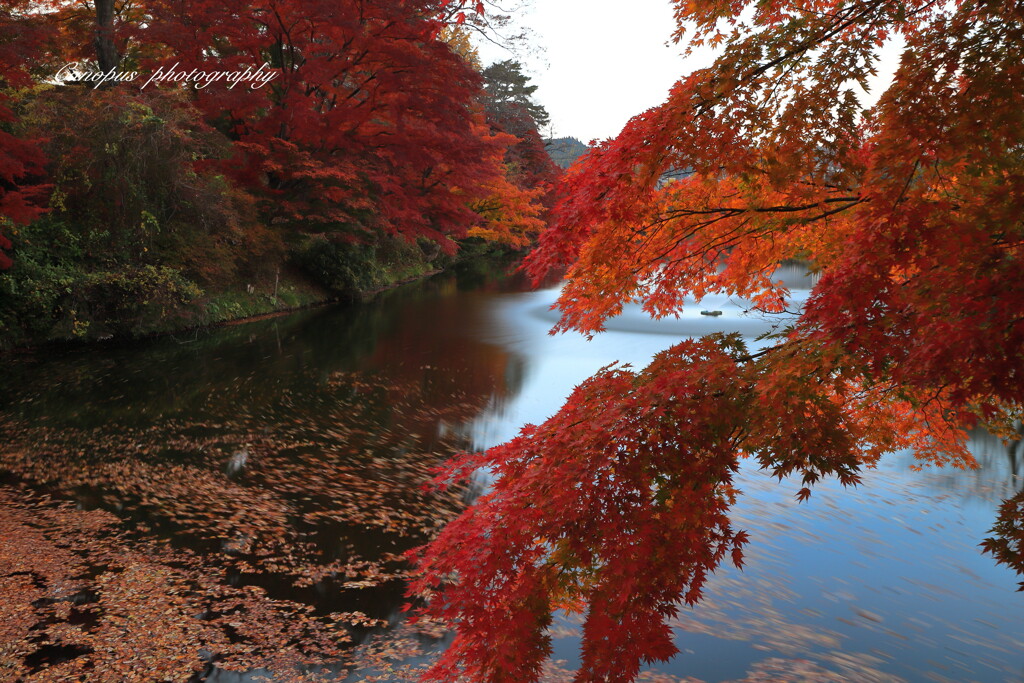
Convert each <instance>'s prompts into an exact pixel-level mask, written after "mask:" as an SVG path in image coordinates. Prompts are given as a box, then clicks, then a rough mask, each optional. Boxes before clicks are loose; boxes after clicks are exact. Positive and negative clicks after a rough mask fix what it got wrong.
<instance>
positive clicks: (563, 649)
mask: <svg viewBox="0 0 1024 683" xmlns="http://www.w3.org/2000/svg"><path fill="white" fill-rule="evenodd" d="M502 272H503V269H500V268H497V267H495V266H484V265H479V264H478V265H475V266H470V267H466V268H463V269H462V270H460V271H458V272H456V273H447V274H443V275H440V276H436V277H434V278H432V279H430V280H428V281H425V282H421V283H417V284H414V285H411V286H407V287H404V288H402V289H399V290H395V291H392V292H389V293H387V294H386V295H384V296H382V297H380V298H379V299H377V300H375V301H372V302H369V303H365V304H358V305H347V306H334V307H327V308H320V309H315V310H310V311H305V312H300V313H296V314H293V315H290V316H287V317H280V318H275V319H271V320H264V321H259V322H254V323H248V324H242V325H235V326H230V327H226V328H222V329H219V330H216V331H212V332H201V333H198V334H189V335H185V336H181V337H178V338H170V339H163V340H157V341H152V342H147V343H144V344H141V345H136V346H133V347H97V348H91V349H88V350H82V351H75V352H70V353H65V354H63V355H61V356H60V357H57V358H45V359H44V358H41V357H35V356H33V355H25V356H21V357H18V358H17V359H16V360H15V361H14V362H10V363H8V364H6V367H5V368H4V369H3V373H4V374H3V375H2V376H0V382H2V384H0V386H3V387H4V388H5V390H4V391H3V392H0V419H2V420H3V426H4V427H5V429H6V431H8V432H9V434H11V435H13V438H10V437H9V441H13V442H14V444H15V446H13V447H12V446H11V445H10V443H9V444H8V445H7V446H5V452H4V453H3V460H0V471H2V472H3V475H2V476H3V477H4V478H5V479H4V481H6V482H8V483H10V482H15V481H16V482H21V483H28V484H30V485H32V486H36V487H39V488H43V489H45V490H47V491H49V492H51V493H53V494H55V495H57V496H62V497H65V498H71V499H74V500H77V501H78V503H79V504H80V505H81V506H83V507H103V508H105V509H108V510H111V511H114V512H115V513H117V514H119V515H120V516H122V518H123V519H124V520H125V524H126V525H134V526H136V527H137V528H138V529H140V530H141V532H143V533H148V534H158V535H165V536H167V537H168V538H172V539H173V540H174V542H175V543H177V544H180V545H182V546H184V547H189V548H192V549H194V550H197V551H199V552H204V553H211V554H214V553H216V554H219V555H221V556H224V557H227V558H229V559H230V560H231V561H225V564H224V567H225V570H224V571H225V576H226V577H227V578H226V580H228V581H231V582H233V583H234V584H236V585H237V584H246V583H251V584H254V585H259V586H261V587H262V588H264V589H265V590H267V591H269V593H270V594H271V595H274V596H279V597H282V598H289V599H293V600H298V601H301V602H305V603H308V604H312V605H314V606H316V608H317V609H318V610H320V611H324V612H327V611H334V610H354V609H358V610H360V611H362V612H364V613H366V614H367V615H368V616H369V617H371V618H374V619H382V620H386V621H387V622H388V624H389V626H388V627H384V628H376V629H367V630H364V631H362V632H361V634H360V639H362V642H363V644H362V645H360V647H363V648H370V649H372V648H373V647H379V646H380V645H381V643H387V642H388V639H389V638H391V637H393V634H395V633H397V632H398V631H399V629H398V628H397V627H398V625H399V624H400V623H401V622H402V621H403V617H402V616H401V612H400V605H401V603H402V602H403V598H402V592H403V587H404V584H403V582H402V580H401V569H402V567H401V562H400V561H398V560H396V559H395V558H396V556H397V553H400V552H401V551H404V550H406V549H408V548H410V547H413V546H415V545H416V544H417V543H418V542H420V541H421V540H422V538H424V537H425V535H427V534H430V533H433V530H436V528H437V527H439V526H440V525H442V524H443V523H444V522H445V521H446V520H447V519H450V518H451V515H453V514H456V513H457V511H458V508H459V507H460V505H461V504H462V501H461V500H453V499H446V500H444V501H439V500H437V499H432V498H429V497H424V495H423V494H422V493H421V492H420V491H419V487H418V482H419V481H421V480H422V478H423V477H424V476H425V472H426V471H427V470H428V469H429V468H430V467H431V466H433V465H435V464H437V462H440V461H443V459H444V458H445V457H447V456H448V455H449V454H450V453H452V452H454V451H457V450H458V449H462V448H473V449H479V448H486V447H488V446H492V445H495V444H497V443H501V442H502V441H504V440H506V439H508V438H510V437H512V436H514V435H515V434H516V433H517V431H518V429H519V428H520V427H521V426H522V425H523V424H524V423H527V422H539V421H542V420H543V419H545V418H546V417H547V416H549V415H550V414H552V413H553V412H554V411H555V410H557V409H558V407H559V406H560V404H561V402H562V400H563V399H564V398H565V396H566V395H567V394H568V393H569V391H570V390H571V389H572V387H573V386H574V385H576V384H578V383H579V382H580V381H582V380H584V379H585V378H586V377H588V376H589V375H590V374H591V373H593V372H594V371H595V370H597V369H598V368H600V367H602V366H604V365H607V364H608V363H611V362H613V361H621V362H630V363H633V364H635V365H643V364H645V363H646V362H647V360H648V359H649V358H650V357H651V356H652V355H653V354H654V353H655V352H657V351H659V350H661V349H663V348H665V347H667V346H669V345H671V344H672V343H673V341H674V340H675V339H677V338H679V337H683V336H691V335H699V334H704V333H707V332H712V331H736V332H740V333H742V334H744V335H745V336H747V337H748V338H749V339H750V340H751V342H750V343H751V344H753V345H756V342H753V341H752V340H753V338H754V337H756V336H757V335H759V334H761V333H762V332H764V331H766V330H768V329H769V328H770V327H771V325H772V324H775V323H776V322H778V321H772V320H765V319H761V318H758V317H756V316H752V315H747V314H745V313H744V308H743V302H740V301H735V300H730V299H728V298H726V297H719V298H715V299H712V300H706V301H704V302H701V304H700V305H699V306H693V307H691V309H689V310H687V311H686V312H685V313H684V314H683V316H682V317H681V318H679V319H673V320H666V321H659V322H652V321H650V320H648V319H646V318H645V317H644V316H643V314H642V313H640V312H639V311H638V310H627V311H626V312H625V313H624V315H623V316H621V317H620V318H618V319H616V320H614V321H611V322H610V323H609V325H608V327H609V330H608V332H607V333H605V334H603V335H599V336H598V337H596V338H595V339H594V340H592V341H587V340H586V339H584V338H582V337H579V336H576V335H560V336H554V337H553V336H550V335H548V334H547V331H548V330H549V329H550V327H551V326H552V324H553V323H554V321H555V314H554V313H553V312H551V311H550V310H549V307H550V305H551V303H552V302H553V301H554V299H555V296H556V294H557V287H556V286H555V285H552V286H551V287H548V288H545V289H541V290H539V291H528V290H527V288H526V287H525V283H524V282H523V281H522V280H521V278H518V277H515V276H513V277H507V276H504V275H502ZM780 277H782V278H783V279H784V280H786V281H787V284H790V286H791V287H793V288H794V299H795V300H796V301H797V302H799V301H800V300H801V299H802V298H803V297H805V296H806V288H807V287H808V286H809V282H807V280H806V279H805V278H804V277H803V276H802V274H801V272H800V271H799V269H796V268H792V269H788V270H784V271H783V272H782V273H780ZM704 309H713V310H721V311H722V312H723V314H722V315H721V316H719V317H715V318H711V317H705V316H701V315H700V311H701V310H704ZM42 355H44V354H40V356H42ZM972 448H973V450H974V452H975V454H976V456H977V458H978V460H979V462H980V463H981V469H979V470H977V471H973V472H958V471H925V472H912V471H910V470H909V465H910V464H911V463H912V462H913V458H912V455H911V454H909V453H901V454H897V455H895V456H892V457H890V458H888V459H887V460H885V461H884V462H883V464H882V465H881V466H880V467H879V469H878V470H875V471H872V472H869V473H867V476H865V482H864V485H863V486H861V487H860V488H859V489H856V490H844V489H842V488H841V487H839V486H838V485H835V484H834V483H832V482H825V483H823V484H822V485H820V486H819V487H818V488H817V489H816V491H815V494H814V495H813V496H812V498H811V499H810V501H809V502H807V503H804V504H799V505H798V504H796V503H795V501H794V497H793V496H794V493H795V492H796V490H797V489H798V488H799V486H798V485H797V484H795V483H790V482H783V483H781V484H779V483H778V482H775V481H774V480H771V479H769V478H768V477H766V476H764V475H763V474H761V473H759V472H757V471H755V470H753V469H752V468H747V469H745V470H743V471H742V472H741V475H740V478H739V481H738V483H739V485H740V487H741V489H742V490H743V493H744V495H743V497H742V498H741V500H740V502H739V504H738V505H737V507H736V509H735V514H734V517H735V520H736V522H737V525H738V526H739V527H740V528H745V529H746V530H748V531H749V532H750V536H751V539H752V540H751V544H750V545H749V546H748V559H747V564H746V567H745V569H744V570H743V571H738V570H735V569H723V570H722V571H720V572H719V574H718V575H717V576H715V577H714V578H713V580H712V581H711V583H710V585H709V589H708V590H707V600H706V601H705V603H703V604H702V605H700V606H698V607H697V608H696V609H693V610H688V609H687V610H684V611H683V613H682V615H681V617H680V618H679V619H678V621H677V623H676V624H675V627H676V631H677V633H678V645H679V647H680V649H681V650H682V653H681V654H680V655H679V656H678V657H676V658H675V659H674V660H673V661H671V662H669V663H666V664H663V665H660V666H658V667H656V668H655V669H653V670H652V671H651V672H650V673H649V674H647V679H646V680H648V681H650V682H651V683H654V682H656V681H657V682H671V681H682V680H693V679H698V680H704V681H727V680H728V681H732V680H751V681H752V680H807V681H816V680H824V681H842V680H849V681H993V682H995V681H999V682H1003V681H1024V609H1022V608H1024V594H1022V593H1017V592H1015V588H1016V585H1017V579H1016V577H1015V576H1014V575H1013V574H1012V572H1010V571H1009V570H1006V569H1004V568H1002V567H998V566H996V565H995V564H994V563H993V561H992V560H991V559H990V558H988V557H987V556H983V555H981V553H980V550H979V548H978V543H979V542H980V541H981V540H982V539H983V538H984V537H985V536H986V535H987V533H986V532H987V530H988V529H989V527H990V526H991V525H992V523H993V520H994V518H995V509H996V507H997V506H998V504H999V502H1000V501H1001V500H1002V499H1003V498H1004V497H1007V496H1009V495H1012V494H1013V493H1014V492H1016V491H1018V490H1020V488H1021V487H1022V485H1024V479H1022V475H1024V468H1022V462H1021V460H1022V454H1021V453H1020V452H1019V451H1018V450H1015V449H1014V448H1008V447H1006V446H1004V445H1003V444H1002V443H1001V442H999V441H998V440H996V439H991V438H986V437H983V436H978V437H977V438H975V439H974V440H973V442H972ZM131 449H134V451H132V450H131ZM129 470H130V472H131V473H132V474H131V475H130V476H129V475H126V474H125V473H126V472H127V471H129ZM168 472H172V473H182V472H187V473H188V476H187V477H184V476H181V477H178V478H175V477H174V476H170V478H168V476H169V475H167V473H168ZM157 480H158V483H157V484H153V483H149V484H147V483H146V482H152V481H157ZM339 482H340V483H339ZM480 485H481V486H485V485H486V476H485V475H481V481H480ZM157 489H159V490H157ZM256 498H259V500H261V501H264V503H261V505H260V506H259V507H257V506H255V505H254V504H253V503H252V501H253V500H255V499H256ZM239 501H242V502H239ZM268 509H269V510H271V511H269V512H268ZM240 510H241V511H243V512H244V514H242V512H240ZM273 510H284V512H280V513H279V514H278V513H274V512H272V511H273ZM243 517H244V518H245V520H246V521H245V522H244V523H242V522H239V521H238V520H239V519H241V518H243ZM289 544H291V545H289ZM283 546H288V550H287V552H285V551H283V550H281V548H282V547H283ZM295 548H300V549H301V552H298V551H296V550H295ZM267 558H271V559H273V564H272V566H271V563H270V560H268V559H267ZM285 558H286V559H287V561H285ZM258 562H265V563H266V565H267V566H266V567H264V571H260V572H253V571H247V569H246V567H248V566H251V565H252V564H253V563H258ZM339 567H341V568H342V569H344V568H346V567H347V568H348V570H347V573H346V570H343V571H338V569H339ZM324 568H327V569H329V570H332V571H321V570H324ZM360 572H362V573H360ZM554 635H555V636H556V640H555V656H556V659H557V660H558V662H556V663H555V665H554V666H553V667H552V672H551V680H562V679H561V678H560V675H561V674H560V673H559V672H561V671H563V670H571V669H573V668H575V666H576V665H577V664H578V657H577V655H576V645H577V643H578V623H576V622H575V621H574V620H573V619H571V618H560V619H559V620H558V621H557V624H556V627H555V629H554ZM446 642H447V638H446V637H444V636H443V635H439V634H438V635H437V637H423V638H421V639H420V640H419V645H420V646H421V647H422V648H423V649H424V650H426V651H430V650H436V649H438V648H442V647H444V645H445V643H446ZM415 660H416V658H415V657H413V658H412V659H411V660H410V661H415ZM335 670H336V673H337V677H338V678H339V679H344V680H348V681H353V682H354V681H360V680H364V679H366V678H368V677H369V676H372V675H374V674H375V673H376V674H380V671H381V669H374V668H368V669H363V670H360V671H354V672H353V671H350V670H347V669H346V668H345V667H342V666H340V665H339V666H338V667H336V669H335ZM254 673H256V674H258V673H260V672H254ZM658 674H660V677H659V676H658ZM687 677H692V678H687ZM246 679H252V676H251V675H250V676H243V675H237V674H230V675H229V674H224V673H212V674H211V675H209V676H208V680H221V681H236V680H246Z"/></svg>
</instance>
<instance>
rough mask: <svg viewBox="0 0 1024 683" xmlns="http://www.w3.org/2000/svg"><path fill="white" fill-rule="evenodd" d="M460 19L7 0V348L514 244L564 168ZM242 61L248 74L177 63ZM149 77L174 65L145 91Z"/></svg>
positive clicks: (371, 0) (246, 304)
mask: <svg viewBox="0 0 1024 683" xmlns="http://www.w3.org/2000/svg"><path fill="white" fill-rule="evenodd" d="M470 15H471V17H470V19H471V21H469V22H467V14H466V12H464V11H456V10H455V9H454V8H452V9H446V3H436V2H429V1H428V2H413V3H398V2H395V1H394V0H368V1H366V2H358V3H345V4H343V5H341V6H339V5H337V4H336V3H327V2H322V1H321V2H313V3H299V2H257V3H247V4H245V5H244V6H241V7H239V8H237V9H234V10H232V11H230V12H225V11H224V8H223V7H222V6H221V5H218V4H216V3H192V4H190V5H189V6H188V7H187V8H184V7H183V6H182V5H180V4H179V3H172V2H167V1H165V0H151V1H150V0H147V1H146V2H143V3H120V2H116V1H115V0H101V1H100V2H96V3H86V2H80V1H72V2H52V3H36V2H27V1H24V0H3V1H2V2H0V143H2V145H0V348H10V347H14V346H19V345H25V344H32V343H38V342H43V341H50V340H68V339H81V340H89V339H105V338H110V337H137V336H142V335H146V334H151V333H158V332H163V331H171V330H177V329H182V328H188V327H193V326H197V325H203V324H209V323H214V322H219V321H223V320H230V319H235V318H240V317H245V316H250V315H255V314H260V313H266V312H271V311H274V310H280V309H283V308H293V307H297V306H301V305H305V304H310V303H314V302H317V301H322V300H325V299H330V298H345V297H353V296H358V295H360V294H362V293H366V292H372V291H376V290H379V289H380V288H383V287H386V286H389V285H391V284H393V283H395V282H400V281H403V280H407V279H410V278H414V277H418V276H421V275H423V274H425V273H428V272H432V271H435V270H438V269H442V268H444V267H446V266H447V265H448V264H450V263H451V262H452V261H453V260H455V259H458V258H460V257H462V256H465V255H467V254H469V255H473V254H479V253H482V252H485V251H489V250H494V249H503V250H509V249H513V250H514V249H521V248H523V247H525V246H527V245H528V244H529V243H530V242H531V240H532V239H533V238H534V236H535V235H536V234H537V233H538V232H539V231H540V230H541V229H542V228H543V227H544V225H545V221H546V217H547V212H548V210H549V209H550V207H551V205H552V203H553V195H552V185H553V182H554V180H555V179H556V177H557V175H558V173H559V169H558V168H557V167H556V166H555V165H554V164H553V163H552V161H551V159H550V157H549V156H548V155H547V153H546V152H545V151H544V143H543V141H542V140H541V138H540V135H539V134H538V132H537V130H538V125H539V124H542V123H543V122H544V121H546V116H547V115H546V113H545V112H544V110H543V108H542V107H540V106H539V105H537V104H536V103H535V102H533V100H532V97H531V96H532V93H533V91H534V90H535V89H536V88H535V86H529V85H528V84H527V79H526V77H525V76H524V75H523V74H522V73H521V71H520V68H519V65H518V64H517V63H516V62H513V61H508V62H501V63H499V64H497V65H492V66H491V67H488V68H486V69H485V68H483V66H482V65H481V64H480V61H479V59H478V57H477V56H476V53H475V51H474V49H473V47H472V45H471V42H470V40H469V35H470V31H471V30H473V27H474V26H475V27H477V28H479V27H480V26H481V24H482V23H483V22H481V21H480V20H479V16H482V7H478V8H477V13H476V14H474V13H472V12H471V13H470ZM246 69H249V70H250V72H255V71H257V70H260V71H261V73H262V74H263V76H264V78H265V79H266V80H265V81H264V83H265V84H262V85H261V82H260V81H239V82H237V83H233V84H232V83H229V82H228V81H226V80H219V81H215V82H210V83H207V84H205V85H204V84H202V83H201V82H199V80H198V78H199V77H198V76H197V77H195V78H193V79H192V81H189V80H188V76H187V74H189V73H214V72H224V73H232V72H233V73H235V74H243V73H245V70H246ZM160 73H163V74H168V73H170V74H181V75H183V79H184V80H178V81H176V80H172V79H171V78H167V79H164V80H163V81H159V82H156V83H149V84H148V85H147V81H148V79H149V76H150V75H152V74H160ZM132 74H135V75H136V77H135V78H130V76H131V75H132ZM104 79H105V82H99V81H102V80H104Z"/></svg>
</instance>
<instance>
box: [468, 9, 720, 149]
mask: <svg viewBox="0 0 1024 683" xmlns="http://www.w3.org/2000/svg"><path fill="white" fill-rule="evenodd" d="M533 5H534V6H532V7H528V8H527V9H526V10H525V12H524V13H523V14H518V13H517V20H518V23H519V24H521V25H522V26H525V27H526V28H528V29H530V30H531V32H532V35H531V36H530V42H532V43H535V44H536V46H537V47H539V48H540V51H539V53H538V52H534V54H529V53H528V54H520V55H513V54H511V53H509V52H508V51H505V50H502V49H499V48H497V47H494V46H492V45H488V44H486V43H483V44H480V45H479V47H480V57H481V59H482V61H483V62H484V64H485V65H486V64H490V63H491V62H496V61H500V60H502V59H518V60H519V61H520V62H522V63H523V65H524V67H525V69H524V71H526V73H527V74H528V75H529V76H530V77H531V78H532V79H533V83H534V84H536V85H537V86H538V89H537V92H536V93H535V94H534V98H535V99H536V100H537V102H539V103H540V104H541V105H543V106H544V108H545V109H547V110H548V113H549V114H550V115H551V121H552V123H553V125H554V130H553V133H554V135H555V136H556V137H565V136H572V137H576V138H579V139H580V140H582V141H583V142H589V141H590V140H592V139H604V138H609V137H615V136H616V135H617V134H618V133H619V131H620V130H621V129H622V127H623V126H624V125H625V124H626V122H627V121H628V120H629V119H630V118H631V117H633V116H634V115H636V114H639V113H640V112H642V111H645V110H647V109H649V108H650V107H654V106H657V105H659V104H661V103H662V102H664V101H665V98H666V97H667V95H668V91H669V88H671V87H672V85H673V84H674V83H675V82H676V81H677V80H679V79H680V78H681V77H682V76H683V75H684V74H685V73H687V72H689V71H692V70H693V69H694V68H699V67H701V66H706V64H707V61H704V62H701V63H698V62H696V61H694V60H689V62H684V61H683V59H682V57H681V56H680V55H681V53H682V47H681V46H679V45H674V44H670V45H668V46H666V42H667V41H668V39H669V37H670V36H671V34H672V31H673V29H674V27H675V22H674V21H673V19H672V7H671V5H670V4H669V2H668V0H629V1H628V3H622V2H614V3H613V2H609V1H608V0H558V1H557V2H552V1H551V0H536V1H535V2H534V3H533ZM544 132H545V133H547V132H548V131H544Z"/></svg>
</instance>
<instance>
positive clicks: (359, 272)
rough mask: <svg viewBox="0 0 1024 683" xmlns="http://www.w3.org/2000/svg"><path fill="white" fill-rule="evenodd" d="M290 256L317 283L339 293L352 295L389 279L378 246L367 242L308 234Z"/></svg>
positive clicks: (374, 287)
mask: <svg viewBox="0 0 1024 683" xmlns="http://www.w3.org/2000/svg"><path fill="white" fill-rule="evenodd" d="M291 260H292V262H293V263H294V264H295V265H296V266H298V267H299V268H300V269H302V270H303V271H304V272H305V273H306V274H307V275H308V276H309V277H310V278H312V279H313V280H314V281H315V282H316V283H317V284H319V285H320V286H322V287H324V288H325V289H327V290H329V291H330V292H332V293H334V294H336V295H338V296H343V297H355V296H357V295H358V294H359V293H360V292H365V291H369V290H372V289H377V288H379V287H383V286H384V285H386V284H387V283H388V278H387V274H386V273H385V271H384V269H383V268H382V267H381V265H380V263H379V262H378V260H377V249H376V247H375V246H373V245H369V244H361V243H343V242H335V241H331V240H329V239H327V238H326V237H324V236H316V237H310V238H307V239H306V240H304V241H303V242H302V243H300V244H299V245H297V246H296V247H294V248H293V249H292V252H291Z"/></svg>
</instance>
